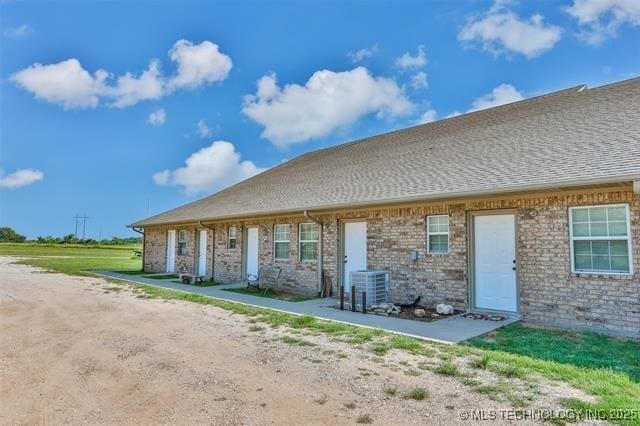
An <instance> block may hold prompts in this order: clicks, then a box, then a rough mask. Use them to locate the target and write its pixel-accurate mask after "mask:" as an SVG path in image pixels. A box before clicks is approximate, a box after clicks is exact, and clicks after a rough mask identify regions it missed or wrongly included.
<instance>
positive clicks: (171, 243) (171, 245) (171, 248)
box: [167, 230, 176, 272]
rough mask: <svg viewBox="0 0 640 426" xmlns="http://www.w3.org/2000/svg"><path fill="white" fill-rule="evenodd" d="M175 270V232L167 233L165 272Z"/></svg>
mask: <svg viewBox="0 0 640 426" xmlns="http://www.w3.org/2000/svg"><path fill="white" fill-rule="evenodd" d="M175 270H176V231H174V230H171V231H168V232H167V272H173V271H175Z"/></svg>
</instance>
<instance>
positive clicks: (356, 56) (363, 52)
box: [347, 44, 378, 64]
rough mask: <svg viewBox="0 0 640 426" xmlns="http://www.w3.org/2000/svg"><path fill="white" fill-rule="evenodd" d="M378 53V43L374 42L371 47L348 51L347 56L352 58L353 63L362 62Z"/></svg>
mask: <svg viewBox="0 0 640 426" xmlns="http://www.w3.org/2000/svg"><path fill="white" fill-rule="evenodd" d="M376 53H378V45H377V44H374V45H373V46H371V47H365V48H363V49H358V50H355V51H352V52H349V53H347V57H348V58H349V59H350V60H351V62H352V63H354V64H357V63H358V62H362V61H364V60H365V59H367V58H370V57H372V56H373V55H375V54H376Z"/></svg>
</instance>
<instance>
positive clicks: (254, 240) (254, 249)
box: [246, 228, 258, 276]
mask: <svg viewBox="0 0 640 426" xmlns="http://www.w3.org/2000/svg"><path fill="white" fill-rule="evenodd" d="M246 253H247V275H254V276H257V275H258V228H247V252H246Z"/></svg>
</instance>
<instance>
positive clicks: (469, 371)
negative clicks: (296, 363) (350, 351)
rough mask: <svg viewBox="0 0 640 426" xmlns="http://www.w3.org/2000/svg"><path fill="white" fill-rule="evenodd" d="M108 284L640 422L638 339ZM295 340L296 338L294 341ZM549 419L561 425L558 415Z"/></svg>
mask: <svg viewBox="0 0 640 426" xmlns="http://www.w3.org/2000/svg"><path fill="white" fill-rule="evenodd" d="M8 251H10V250H7V249H6V248H4V247H2V246H1V245H0V254H11V253H7V252H8ZM124 253H127V252H126V251H124ZM17 254H20V255H24V254H26V253H17ZM131 254H132V251H130V252H128V253H127V254H126V255H121V256H119V259H118V261H113V259H110V258H105V259H102V260H99V259H98V260H94V259H91V262H86V261H85V260H86V259H84V258H80V257H79V258H77V259H71V260H70V259H67V258H33V259H25V260H23V261H22V262H23V263H26V264H30V265H34V266H40V267H44V268H47V269H52V270H55V271H59V272H63V273H67V274H74V275H86V274H87V273H85V272H83V269H90V268H95V269H112V270H114V269H116V270H117V269H124V270H132V271H133V270H136V269H139V267H140V260H139V259H132V258H131ZM109 281H110V282H113V283H115V284H118V285H132V286H134V287H135V288H136V289H137V291H138V293H139V296H138V297H142V298H158V299H165V300H183V301H187V302H193V303H199V304H204V305H212V306H216V307H219V308H222V309H225V310H227V311H230V312H233V313H236V314H241V315H246V316H249V317H251V320H250V321H251V322H254V323H256V327H257V324H258V323H262V324H266V325H269V326H271V327H274V328H279V327H286V328H287V329H290V330H292V331H293V332H304V333H311V334H319V333H322V334H325V335H327V336H329V337H330V338H332V339H336V340H339V341H343V342H348V343H350V344H353V345H358V346H360V347H362V348H363V350H366V351H370V353H372V354H375V355H377V356H379V357H384V356H385V355H387V354H392V353H393V351H403V352H404V353H406V354H409V355H410V356H411V357H412V359H413V364H411V365H408V366H407V367H409V368H408V369H407V370H406V371H405V373H406V374H417V373H418V370H420V369H422V370H430V371H432V372H434V373H436V374H440V375H443V376H448V377H453V378H456V379H457V380H459V381H460V382H461V383H462V384H464V385H465V386H467V387H468V388H469V390H470V391H472V392H479V393H483V394H486V395H488V396H490V397H491V398H492V399H495V400H497V401H505V402H508V403H510V404H512V405H513V406H515V407H520V408H522V409H527V408H528V407H530V406H531V404H532V401H533V400H534V399H535V396H536V392H537V390H538V389H539V386H540V383H541V381H549V380H550V381H557V382H564V383H567V384H569V385H570V386H572V387H573V388H575V389H578V390H581V391H583V392H584V393H585V394H587V395H591V396H593V397H594V398H593V400H590V401H588V402H587V401H585V399H584V398H582V399H581V398H575V397H569V398H567V399H565V400H564V401H563V405H564V406H566V407H567V408H571V409H574V410H576V413H577V414H578V415H580V414H582V416H583V418H584V416H586V415H587V412H597V415H598V417H599V418H600V419H607V420H609V421H612V422H615V423H620V424H629V425H632V424H633V425H640V414H639V411H638V410H640V383H639V382H638V377H637V371H638V360H637V355H638V353H640V342H638V341H637V340H631V339H616V338H611V337H606V336H600V335H594V334H593V333H578V332H572V331H558V330H549V329H542V328H534V327H529V326H523V325H512V326H509V327H506V328H504V329H502V330H499V331H497V332H495V333H494V334H493V335H489V336H485V337H481V338H477V339H474V340H472V341H470V342H469V343H468V344H463V345H444V344H438V343H433V342H425V341H422V340H419V339H414V338H410V337H406V336H400V335H396V334H393V333H389V332H385V331H382V330H378V329H369V328H362V327H357V326H352V325H347V324H342V323H337V322H331V321H325V320H318V319H316V318H315V317H311V316H297V315H293V314H288V313H282V312H278V311H273V310H269V309H266V308H256V307H251V306H246V305H242V304H239V303H234V302H227V301H223V300H219V299H215V298H212V297H206V296H201V295H196V294H192V293H186V292H179V291H173V290H168V289H164V288H159V287H155V286H150V285H143V284H132V283H130V282H128V281H122V280H115V279H109ZM299 341H302V340H301V339H296V342H299ZM586 349H588V350H586ZM634 410H635V411H634ZM548 420H550V421H553V422H556V423H563V420H562V419H558V418H550V419H548Z"/></svg>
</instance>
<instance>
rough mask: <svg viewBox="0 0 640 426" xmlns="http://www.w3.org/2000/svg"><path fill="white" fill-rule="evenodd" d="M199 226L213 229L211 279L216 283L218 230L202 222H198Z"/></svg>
mask: <svg viewBox="0 0 640 426" xmlns="http://www.w3.org/2000/svg"><path fill="white" fill-rule="evenodd" d="M198 225H200V226H202V227H203V228H207V229H211V231H212V232H211V234H212V238H211V279H212V280H214V281H215V268H216V228H212V227H211V226H208V225H205V224H204V223H202V221H201V220H199V221H198Z"/></svg>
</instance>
